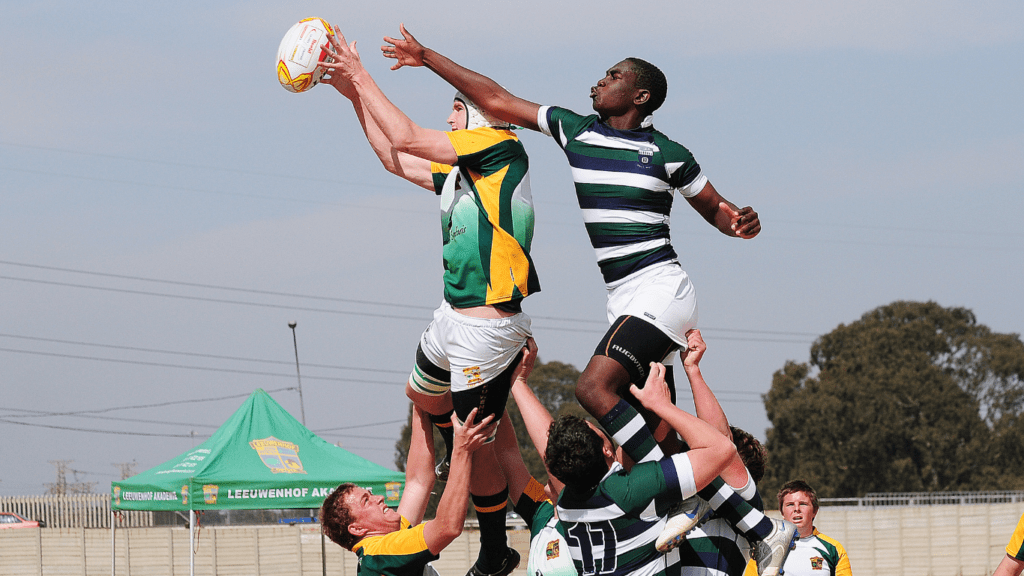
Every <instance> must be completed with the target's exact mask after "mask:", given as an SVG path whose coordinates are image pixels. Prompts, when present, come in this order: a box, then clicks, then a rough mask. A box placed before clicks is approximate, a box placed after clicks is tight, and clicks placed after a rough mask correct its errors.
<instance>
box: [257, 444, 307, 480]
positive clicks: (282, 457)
mask: <svg viewBox="0 0 1024 576" xmlns="http://www.w3.org/2000/svg"><path fill="white" fill-rule="evenodd" d="M249 446H252V449H253V450H255V451H256V452H257V453H258V454H259V455H260V460H262V461H263V464H265V465H266V466H267V468H270V471H271V472H273V473H274V474H282V473H283V474H305V473H306V471H305V470H303V469H302V461H301V460H299V446H298V444H292V443H291V442H285V441H284V440H278V439H277V438H274V437H273V436H269V437H267V438H264V439H262V440H253V441H252V442H249Z"/></svg>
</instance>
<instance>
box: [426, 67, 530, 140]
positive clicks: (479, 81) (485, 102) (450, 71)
mask: <svg viewBox="0 0 1024 576" xmlns="http://www.w3.org/2000/svg"><path fill="white" fill-rule="evenodd" d="M423 65H424V66H426V67H427V68H429V69H430V70H431V71H433V72H434V73H435V74H437V75H438V76H440V77H441V78H443V79H444V80H445V81H446V82H448V83H449V84H451V85H452V86H454V87H455V89H456V90H458V91H459V92H462V93H463V94H465V95H466V96H467V97H468V98H469V99H470V100H472V101H473V102H474V103H475V104H476V105H477V106H479V107H481V108H483V109H484V110H486V111H488V112H490V113H491V114H492V115H493V116H494V117H495V118H498V119H500V120H504V121H505V122H511V123H513V124H518V125H520V126H523V127H525V128H529V129H531V130H537V108H538V106H537V105H536V104H534V103H532V102H528V101H526V100H523V99H522V98H518V97H516V96H514V95H513V94H512V93H511V92H509V91H508V90H506V89H504V88H502V86H501V85H500V84H498V83H497V82H495V81H494V80H491V79H490V78H488V77H487V76H484V75H483V74H480V73H479V72H474V71H472V70H470V69H468V68H465V67H463V66H460V65H458V64H456V63H455V62H453V61H452V60H451V59H449V58H448V57H446V56H443V55H441V54H439V53H437V52H435V51H434V50H431V49H429V48H424V51H423Z"/></svg>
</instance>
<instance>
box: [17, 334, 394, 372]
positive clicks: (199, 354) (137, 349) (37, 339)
mask: <svg viewBox="0 0 1024 576" xmlns="http://www.w3.org/2000/svg"><path fill="white" fill-rule="evenodd" d="M0 338H15V339H19V340H32V341H35V342H51V343H55V344H72V345H75V346H89V347H94V348H108V349H112V350H129V351H132V352H150V353H153V354H170V355H175V356H191V357H195V358H210V359H214V360H237V361H240V362H257V363H263V364H278V365H288V366H290V365H291V364H292V363H291V362H290V361H285V360H266V359H263V358H246V357H242V356H225V355H220V354H206V353H203V352H181V351H176V350H160V349H156V348H141V347H138V346H121V345H116V344H99V343H94V342H81V341H77V340H62V339H58V338H43V337H40V336H19V335H17V334H3V333H0ZM304 365H305V366H307V367H313V368H330V369H335V370H358V371H362V372H386V373H391V374H402V375H405V374H408V371H403V370H390V369H383V368H361V367H358V366H338V365H335V364H315V363H310V362H305V363H304Z"/></svg>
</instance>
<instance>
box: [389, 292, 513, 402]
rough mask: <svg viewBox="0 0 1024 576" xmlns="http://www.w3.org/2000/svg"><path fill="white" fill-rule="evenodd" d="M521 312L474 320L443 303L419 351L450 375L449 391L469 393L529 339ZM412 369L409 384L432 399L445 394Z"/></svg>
mask: <svg viewBox="0 0 1024 576" xmlns="http://www.w3.org/2000/svg"><path fill="white" fill-rule="evenodd" d="M530 325H531V320H530V317H529V316H527V315H526V313H524V312H520V313H519V314H515V315H513V316H509V317H508V318H473V317H471V316H465V315H463V314H459V313H458V312H456V311H455V310H453V309H452V306H451V304H449V303H448V302H443V303H442V304H441V306H440V307H439V308H438V309H437V310H435V311H434V319H433V320H432V321H431V322H430V325H429V326H427V329H426V330H425V331H424V332H423V336H421V337H420V349H421V350H422V351H423V355H424V356H426V358H427V360H429V361H430V362H431V363H432V364H434V365H435V366H437V367H438V368H441V369H442V370H447V371H448V372H449V373H450V374H451V391H452V392H453V393H454V392H461V391H463V390H469V389H471V388H474V387H476V386H479V385H480V384H483V383H485V382H490V381H491V380H493V379H494V378H495V377H497V376H498V375H499V374H501V372H502V371H504V370H505V369H506V368H508V367H509V365H510V364H512V361H513V360H515V359H516V356H517V355H518V354H519V352H520V351H521V350H522V349H523V347H524V346H525V345H526V339H527V338H529V337H530V336H532V332H531V328H530ZM421 380H422V375H421V374H420V373H419V371H418V370H413V373H412V376H410V378H409V383H410V384H411V385H412V386H413V388H415V389H416V390H418V391H420V392H423V393H424V394H429V395H433V396H440V395H441V394H444V392H445V390H443V389H439V387H438V386H437V384H438V382H436V381H434V382H429V383H428V382H422V381H421Z"/></svg>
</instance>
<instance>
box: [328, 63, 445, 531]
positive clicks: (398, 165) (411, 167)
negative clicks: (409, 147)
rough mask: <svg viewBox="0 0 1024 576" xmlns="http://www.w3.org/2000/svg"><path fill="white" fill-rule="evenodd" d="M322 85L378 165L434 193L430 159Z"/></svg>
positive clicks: (344, 85) (336, 82)
mask: <svg viewBox="0 0 1024 576" xmlns="http://www.w3.org/2000/svg"><path fill="white" fill-rule="evenodd" d="M322 82H323V83H325V84H330V85H331V86H334V87H335V89H337V90H338V92H340V93H341V95H342V96H344V97H346V98H348V99H349V100H350V101H351V102H352V108H354V109H355V112H356V118H358V119H359V125H360V126H362V128H363V134H365V135H366V141H367V142H369V143H370V148H372V149H373V152H374V154H376V155H377V158H378V159H379V160H380V163H381V164H382V165H383V166H384V168H385V169H386V170H387V171H388V172H391V173H392V174H394V175H396V176H400V177H402V178H405V179H406V180H408V181H409V182H412V183H413V184H416V185H417V186H421V187H423V188H426V189H427V190H430V191H431V192H433V191H434V180H433V176H432V174H431V172H430V160H424V159H423V158H418V157H416V156H413V155H411V154H406V153H404V152H399V151H398V150H396V149H395V147H394V146H392V145H391V141H390V140H388V137H387V136H385V135H384V133H383V132H381V129H380V127H379V126H377V123H376V122H374V121H373V117H372V116H370V113H369V112H368V111H367V110H366V108H365V107H364V106H363V101H362V100H360V98H359V93H358V92H357V91H356V87H355V86H353V85H352V83H351V82H349V81H348V80H346V79H345V77H344V76H342V75H341V74H337V73H332V74H330V75H329V76H324V78H323V80H322ZM407 518H408V516H407Z"/></svg>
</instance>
